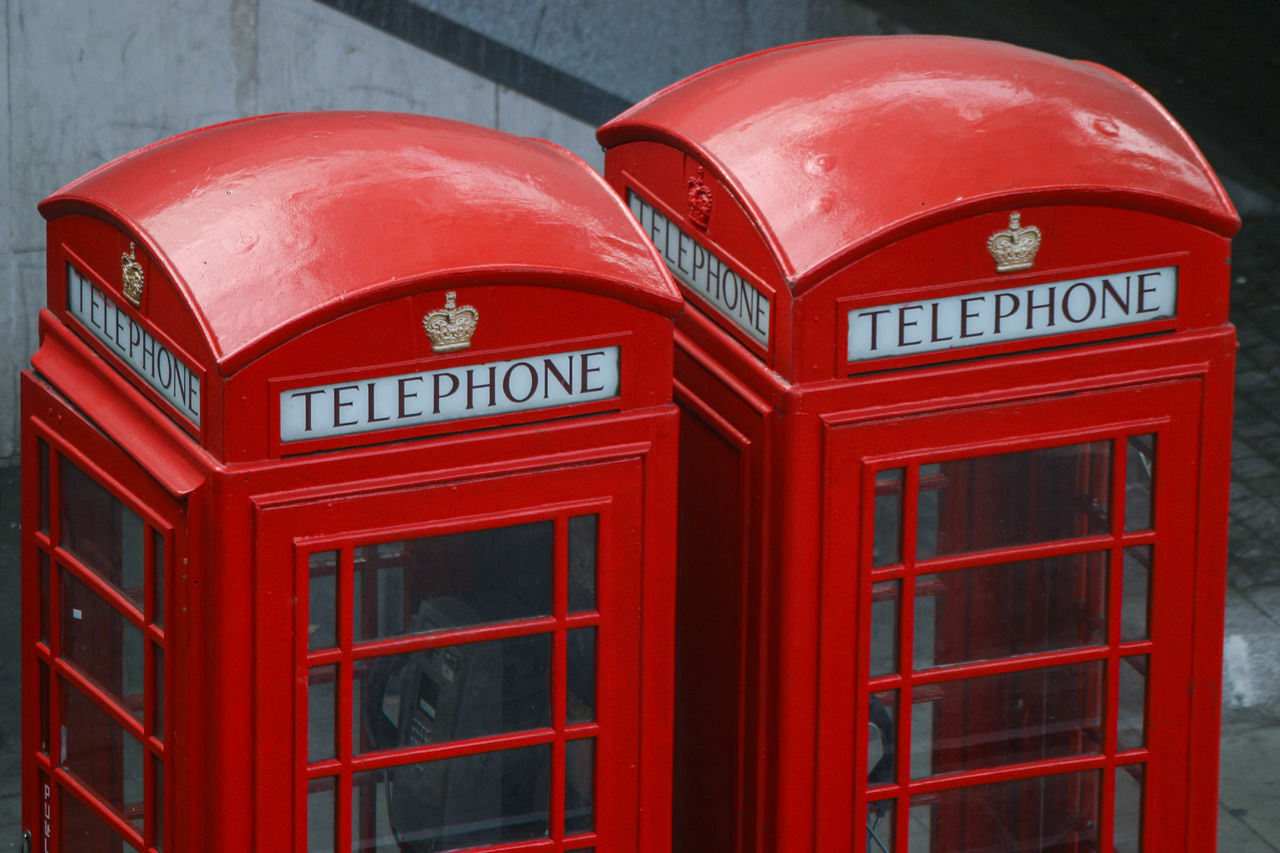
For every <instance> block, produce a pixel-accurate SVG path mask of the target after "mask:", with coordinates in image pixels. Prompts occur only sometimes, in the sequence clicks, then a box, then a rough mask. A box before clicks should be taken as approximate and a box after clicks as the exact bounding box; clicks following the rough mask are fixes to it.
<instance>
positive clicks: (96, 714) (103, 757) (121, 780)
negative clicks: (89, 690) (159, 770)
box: [61, 681, 143, 821]
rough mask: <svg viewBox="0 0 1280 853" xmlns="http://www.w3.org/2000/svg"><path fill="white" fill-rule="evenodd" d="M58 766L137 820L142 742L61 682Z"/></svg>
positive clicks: (124, 814) (128, 816)
mask: <svg viewBox="0 0 1280 853" xmlns="http://www.w3.org/2000/svg"><path fill="white" fill-rule="evenodd" d="M61 686H62V766H63V767H65V768H67V769H68V770H70V771H71V772H72V773H74V774H75V775H76V776H77V777H78V778H79V779H80V780H81V781H83V782H84V783H85V785H87V786H88V787H89V788H90V789H92V790H93V792H94V793H95V794H97V795H98V797H99V798H101V799H102V801H103V802H105V803H107V804H109V805H110V806H111V807H112V808H114V809H115V810H116V811H117V812H119V813H120V815H121V816H122V817H125V818H126V819H137V820H139V821H140V820H141V817H142V815H141V803H142V759H143V751H142V744H141V743H139V742H138V739H137V738H135V737H134V736H133V735H131V734H130V733H128V732H127V731H125V729H124V727H122V726H121V725H120V724H119V723H117V722H116V721H115V720H113V719H112V718H111V716H110V715H109V714H107V712H106V711H104V710H102V709H101V708H99V707H98V706H97V705H96V704H94V702H93V701H92V700H91V699H89V697H87V696H85V695H84V694H83V693H81V692H80V691H79V690H77V689H76V688H74V687H72V686H71V685H70V684H69V683H67V682H65V681H64V682H62V685H61Z"/></svg>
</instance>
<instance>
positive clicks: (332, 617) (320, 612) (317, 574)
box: [307, 551, 338, 651]
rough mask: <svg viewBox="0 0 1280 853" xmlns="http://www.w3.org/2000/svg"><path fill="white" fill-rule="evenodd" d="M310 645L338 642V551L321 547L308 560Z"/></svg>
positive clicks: (319, 646)
mask: <svg viewBox="0 0 1280 853" xmlns="http://www.w3.org/2000/svg"><path fill="white" fill-rule="evenodd" d="M307 562H308V575H309V577H310V581H309V584H310V586H309V589H308V592H307V601H308V605H307V613H308V619H307V622H308V624H307V635H308V636H307V648H308V649H310V650H311V651H315V650H317V649H331V648H333V647H334V646H336V645H337V643H338V640H337V637H338V635H337V627H336V626H337V622H336V619H337V612H338V610H337V604H336V602H337V590H338V552H337V551H318V552H316V553H315V554H312V555H311V556H310V557H309V558H308V560H307Z"/></svg>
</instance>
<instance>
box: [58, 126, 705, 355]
mask: <svg viewBox="0 0 1280 853" xmlns="http://www.w3.org/2000/svg"><path fill="white" fill-rule="evenodd" d="M41 212H42V213H43V214H44V215H45V217H46V218H49V219H53V218H55V217H57V216H61V215H64V214H68V213H76V212H80V213H90V214H93V215H103V214H104V213H105V214H106V215H107V216H108V217H109V218H114V219H115V220H117V221H118V222H119V223H120V224H122V225H123V226H124V227H125V228H128V229H129V230H131V231H133V232H135V233H136V234H137V235H138V236H140V237H141V238H142V239H143V240H144V241H146V242H147V244H148V248H149V250H150V251H151V252H152V253H153V254H154V255H155V256H156V257H157V260H158V262H159V263H161V264H162V265H163V266H165V267H166V269H167V272H168V273H169V275H170V276H171V277H172V278H173V280H174V281H175V282H176V284H177V286H178V288H179V290H181V291H182V292H183V293H184V294H185V296H186V298H187V300H188V302H189V304H190V307H191V310H192V311H193V313H194V314H195V316H196V318H197V320H198V322H199V323H200V324H201V326H202V327H203V329H204V330H205V333H206V336H207V338H208V340H209V343H210V347H211V349H212V351H213V353H214V356H215V358H217V360H218V362H219V364H220V365H221V366H222V367H223V369H224V370H228V369H234V368H235V367H238V366H241V365H243V364H244V363H245V362H246V361H248V360H249V359H251V358H253V357H255V356H256V355H259V354H261V353H262V352H263V351H265V350H266V349H268V348H270V347H271V346H274V345H275V344H276V343H278V342H279V341H280V340H282V339H283V338H284V337H286V336H288V335H291V334H296V333H297V331H299V330H300V329H302V328H306V327H310V326H313V325H316V324H318V323H321V322H324V321H326V320H328V319H331V318H332V317H334V316H338V315H340V314H344V313H348V312H350V311H353V310H356V309H357V308H360V307H363V306H364V305H366V304H371V303H373V302H377V301H381V300H383V299H386V298H390V297H392V296H395V295H398V294H399V293H401V292H404V290H405V289H407V288H414V287H416V288H421V287H422V284H423V280H424V279H427V280H429V279H431V278H432V277H447V278H454V279H455V280H456V276H458V275H462V276H466V275H469V274H472V275H474V274H491V275H503V274H511V273H514V274H518V275H521V276H522V277H525V278H526V279H527V280H531V281H541V282H544V283H545V282H547V281H552V280H560V279H569V278H572V279H575V286H577V287H582V288H589V289H596V290H599V291H601V292H604V293H606V294H608V295H611V296H613V297H615V298H617V299H620V300H624V301H629V302H633V303H637V304H640V305H643V306H645V307H648V308H650V309H651V310H657V311H661V312H663V313H668V314H675V313H676V312H677V311H678V310H679V306H680V297H679V293H678V291H677V290H676V289H675V286H674V285H673V284H672V283H671V281H670V279H669V277H668V276H667V274H666V272H665V269H664V268H663V265H662V262H661V260H660V259H659V258H658V256H657V254H656V252H655V250H654V249H653V247H652V245H651V244H650V243H649V242H648V241H647V240H646V239H645V238H644V235H643V234H642V233H641V231H640V228H639V226H638V225H637V224H636V222H635V220H634V219H633V218H632V217H631V216H630V214H629V213H628V212H627V210H626V208H625V207H624V206H623V205H622V204H621V202H620V201H619V200H618V199H617V196H616V195H615V194H614V193H613V192H612V191H611V190H609V189H608V187H607V185H606V184H605V183H604V181H603V180H602V179H601V178H600V177H599V176H598V175H596V174H595V173H594V172H593V171H591V169H590V168H589V167H587V166H586V165H585V164H583V163H582V162H581V161H579V160H577V159H576V158H574V157H572V156H570V155H568V154H567V153H566V152H564V151H563V150H561V149H558V148H556V147H555V146H552V145H550V144H547V143H543V142H539V141H535V140H529V139H521V138H518V137H514V136H511V135H509V134H506V133H502V132H499V131H495V130H489V129H486V128H480V127H474V126H472V125H467V124H462V123H459V122H454V121H447V120H444V119H435V118H426V117H423V116H416V115H401V114H393V113H355V112H330V113H291V114H282V115H274V116H264V117H261V118H254V119H246V120H242V121H237V122H231V123H228V124H222V125H216V126H214V127H210V128H206V129H203V130H197V131H192V132H190V133H187V134H183V135H181V136H176V137H173V138H172V139H167V140H164V141H162V142H158V143H156V144H154V145H151V146H148V147H146V148H143V149H140V150H138V151H135V152H133V153H132V154H128V155H126V156H124V157H121V158H120V159H118V160H115V161H113V162H111V163H108V164H106V165H105V166H102V167H101V168H99V169H97V170H95V171H93V172H90V173H89V174H87V175H85V176H84V177H82V178H80V179H78V180H76V181H74V182H73V183H71V184H69V185H68V186H66V187H64V188H63V189H62V190H60V191H58V192H57V193H55V194H54V195H53V196H51V197H50V198H48V199H46V200H45V201H44V202H43V203H42V204H41ZM415 283H416V284H415ZM428 286H429V285H428ZM438 286H445V285H444V284H443V283H442V284H440V285H438Z"/></svg>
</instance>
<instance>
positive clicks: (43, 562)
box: [40, 551, 49, 643]
mask: <svg viewBox="0 0 1280 853" xmlns="http://www.w3.org/2000/svg"><path fill="white" fill-rule="evenodd" d="M40 641H41V642H42V643H48V642H49V555H48V554H46V553H45V552H44V551H41V552H40Z"/></svg>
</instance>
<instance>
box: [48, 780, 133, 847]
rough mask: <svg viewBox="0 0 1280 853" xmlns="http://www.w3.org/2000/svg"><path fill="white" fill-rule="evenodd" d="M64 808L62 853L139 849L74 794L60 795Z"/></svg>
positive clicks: (61, 793) (66, 792)
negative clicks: (63, 851) (117, 833)
mask: <svg viewBox="0 0 1280 853" xmlns="http://www.w3.org/2000/svg"><path fill="white" fill-rule="evenodd" d="M59 793H60V796H59V798H58V800H59V805H60V806H61V807H62V820H61V823H62V827H61V829H62V849H63V850H65V851H71V850H75V851H86V853H129V851H136V850H137V849H138V848H136V847H134V846H133V845H132V844H129V843H127V842H126V841H125V840H124V839H122V838H121V837H120V836H118V835H116V834H115V832H113V831H112V829H111V827H109V826H107V824H106V823H104V822H103V820H102V818H100V817H98V816H97V815H96V814H94V813H93V811H92V810H90V808H89V807H88V806H86V805H85V804H84V803H82V802H80V800H79V799H77V798H76V796H75V795H74V794H72V793H71V792H69V791H66V790H62V791H60V792H59Z"/></svg>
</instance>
